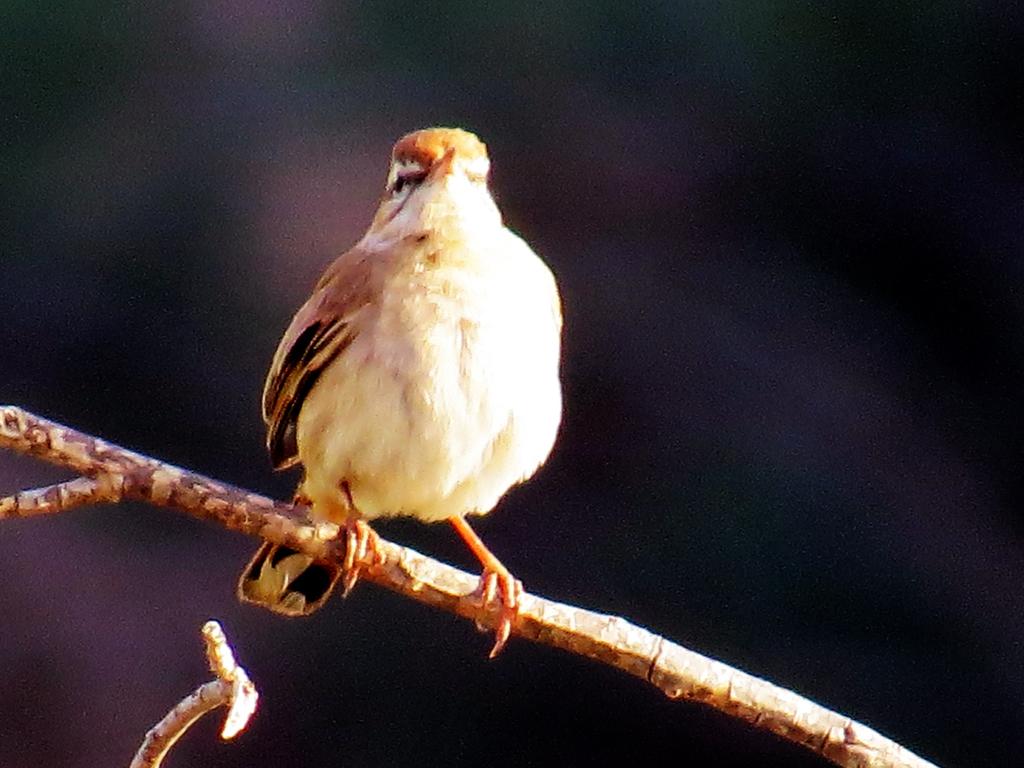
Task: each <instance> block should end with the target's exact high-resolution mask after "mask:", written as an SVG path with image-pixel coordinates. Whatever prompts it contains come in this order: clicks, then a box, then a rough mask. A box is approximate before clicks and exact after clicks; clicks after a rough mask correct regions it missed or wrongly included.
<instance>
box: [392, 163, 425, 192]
mask: <svg viewBox="0 0 1024 768" xmlns="http://www.w3.org/2000/svg"><path fill="white" fill-rule="evenodd" d="M425 178H427V172H426V171H423V170H419V169H416V170H412V169H410V170H404V171H400V172H399V173H398V174H397V175H396V176H395V181H394V183H392V185H391V194H393V195H397V194H399V193H400V192H402V191H403V190H405V189H406V188H407V187H414V186H416V185H417V184H419V183H420V182H421V181H423V180H424V179H425Z"/></svg>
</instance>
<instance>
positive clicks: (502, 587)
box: [479, 568, 523, 659]
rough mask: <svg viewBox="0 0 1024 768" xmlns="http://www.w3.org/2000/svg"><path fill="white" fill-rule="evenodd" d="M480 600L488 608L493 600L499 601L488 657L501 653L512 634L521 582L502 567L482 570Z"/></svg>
mask: <svg viewBox="0 0 1024 768" xmlns="http://www.w3.org/2000/svg"><path fill="white" fill-rule="evenodd" d="M479 591H480V602H481V604H482V605H483V607H484V608H485V609H489V608H490V607H491V606H492V605H494V603H495V602H498V603H499V615H498V622H497V625H496V626H495V628H494V647H493V648H491V652H490V654H489V658H492V659H493V658H494V657H495V656H497V655H498V654H499V653H501V650H502V648H504V647H505V643H506V642H508V638H509V636H510V635H511V634H512V624H513V623H514V622H515V620H516V617H517V616H518V615H519V604H520V602H521V599H522V596H523V582H521V581H519V580H518V579H517V578H515V577H514V576H513V575H512V574H511V573H509V572H508V571H507V570H505V569H504V568H502V569H501V570H500V571H498V570H484V572H483V574H481V576H480V587H479Z"/></svg>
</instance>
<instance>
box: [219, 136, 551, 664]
mask: <svg viewBox="0 0 1024 768" xmlns="http://www.w3.org/2000/svg"><path fill="white" fill-rule="evenodd" d="M490 168H491V163H490V159H489V157H488V153H487V147H486V145H485V144H484V143H483V142H482V141H481V140H480V139H479V138H478V137H477V136H476V135H475V134H473V133H471V132H469V131H466V130H463V129H460V128H427V129H422V130H417V131H413V132H412V133H409V134H407V135H405V136H403V137H402V138H400V139H399V140H398V141H397V142H396V143H395V145H394V147H393V150H392V152H391V162H390V167H389V170H388V176H387V183H386V187H385V191H384V193H383V196H382V197H381V200H380V203H379V207H378V209H377V212H376V214H375V215H374V217H373V220H372V222H371V224H370V226H369V229H368V230H367V231H366V234H365V235H363V237H362V239H361V240H359V242H358V243H356V245H355V246H353V247H352V248H351V249H350V250H348V251H347V252H345V253H344V254H342V255H341V256H340V257H338V258H337V259H336V260H335V261H334V262H333V263H332V264H331V265H330V266H329V267H328V268H327V270H326V271H325V272H324V273H323V275H322V276H321V278H320V279H319V281H318V282H317V284H316V286H315V288H314V289H313V293H312V295H311V296H310V297H309V299H308V300H307V301H306V302H305V304H303V305H302V307H301V308H300V309H299V310H298V311H297V312H296V314H295V316H294V318H293V319H292V321H291V324H290V325H289V326H288V329H287V330H286V331H285V334H284V336H283V337H282V339H281V342H280V344H279V345H278V347H277V351H276V353H275V354H274V357H273V361H272V363H271V366H270V370H269V372H268V374H267V378H266V383H265V386H264V391H263V401H262V406H263V418H264V421H265V423H266V427H267V448H268V450H269V453H270V457H271V461H272V463H273V465H274V467H275V468H276V469H285V468H288V467H293V466H296V465H301V467H302V470H303V477H302V480H301V482H300V483H299V486H298V489H297V490H296V495H295V499H296V501H299V502H302V503H305V504H307V505H308V506H309V510H310V511H309V515H310V518H311V519H312V520H313V521H315V522H318V523H333V524H336V525H337V526H339V530H343V531H344V534H345V536H346V537H347V542H346V543H347V547H346V556H345V559H344V562H343V564H342V566H341V567H340V568H339V567H336V566H334V567H332V566H327V565H324V564H321V563H316V562H314V561H313V560H312V558H310V557H309V556H307V555H303V554H301V553H298V552H295V551H294V550H289V549H287V548H285V547H279V546H277V545H273V544H270V543H264V544H263V546H261V547H260V549H259V551H257V553H256V555H255V556H254V557H253V558H252V559H251V560H250V562H249V565H248V566H247V567H246V569H245V571H244V572H243V574H242V577H241V579H240V582H239V596H240V597H241V598H242V599H243V600H245V601H249V602H256V603H259V604H261V605H263V606H264V607H269V608H270V609H271V610H275V611H277V612H279V613H283V614H285V615H308V614H309V613H312V612H313V611H315V610H317V609H318V608H319V607H320V606H321V605H322V604H323V603H324V601H325V600H326V599H327V597H328V596H329V595H330V594H331V591H332V589H333V587H334V584H335V583H336V582H337V581H338V579H339V578H342V580H343V584H344V591H345V593H346V594H347V593H348V592H349V591H350V590H351V588H352V586H353V585H354V584H355V582H356V581H357V579H358V576H359V571H360V568H361V563H365V562H367V560H369V562H374V561H375V560H374V558H376V557H377V553H376V549H375V547H376V545H377V542H378V541H379V539H378V538H377V535H376V533H375V532H374V531H373V529H372V528H370V526H369V522H371V521H374V520H377V519H380V518H388V517H396V516H409V517H413V518H416V519H418V520H420V521H423V522H427V523H430V522H438V521H448V522H449V523H450V524H451V525H452V526H453V527H454V528H455V530H456V531H457V532H458V534H459V535H460V536H461V537H462V539H463V540H464V541H465V542H466V544H467V545H468V547H469V548H470V550H471V551H472V552H473V554H474V555H475V556H476V557H477V559H478V560H479V561H480V564H481V566H482V571H481V576H480V582H479V587H478V591H479V592H480V594H481V598H482V600H483V602H484V603H485V604H487V605H493V602H494V601H495V600H497V601H498V603H499V606H498V607H499V609H500V610H499V612H498V619H497V628H496V636H495V643H494V647H493V648H492V650H491V656H492V657H493V656H496V655H497V654H498V652H500V651H501V649H502V648H503V647H504V645H505V643H506V641H507V639H508V637H509V635H510V633H511V628H512V623H513V621H514V620H515V618H516V616H517V613H518V608H519V602H520V599H521V596H522V584H521V582H519V581H518V580H517V579H515V577H514V576H513V575H512V574H511V572H510V571H509V570H508V568H506V567H505V566H504V565H503V564H502V562H501V561H500V560H499V559H498V558H497V557H496V556H495V555H494V554H493V553H491V551H490V550H489V549H488V548H487V547H486V546H485V545H484V543H483V541H482V540H481V539H480V537H479V536H478V535H477V534H476V532H475V531H474V530H473V529H472V528H471V527H470V525H469V523H468V522H467V518H468V517H470V516H474V515H483V514H486V513H488V512H490V511H491V510H492V509H493V508H494V507H495V506H496V505H497V504H498V502H499V500H500V499H501V498H502V497H503V496H504V495H505V493H506V492H507V491H508V490H509V489H510V488H512V487H513V486H515V485H517V484H519V483H522V482H524V481H526V480H528V479H529V478H531V477H532V476H533V475H534V474H535V472H536V471H537V470H538V469H539V468H540V466H541V465H542V464H543V463H544V462H545V461H546V460H547V458H548V456H549V454H550V453H551V450H552V448H553V446H554V444H555V439H556V436H557V433H558V429H559V424H560V422H561V416H562V388H561V382H560V375H559V368H560V357H561V333H562V309H561V300H560V297H559V291H558V286H557V283H556V280H555V277H554V275H553V273H552V271H551V269H550V268H549V267H548V266H547V264H546V263H545V262H544V261H543V260H542V259H541V258H540V257H539V256H538V255H537V254H536V253H534V251H533V250H532V249H531V248H530V246H529V245H527V244H526V242H525V241H524V240H523V239H522V238H520V237H519V236H518V235H517V234H515V233H514V232H513V231H512V230H510V229H509V228H508V227H506V226H505V224H504V222H503V219H502V215H501V212H500V210H499V208H498V206H497V204H496V202H495V200H494V197H493V196H492V194H491V191H490V188H489V176H490Z"/></svg>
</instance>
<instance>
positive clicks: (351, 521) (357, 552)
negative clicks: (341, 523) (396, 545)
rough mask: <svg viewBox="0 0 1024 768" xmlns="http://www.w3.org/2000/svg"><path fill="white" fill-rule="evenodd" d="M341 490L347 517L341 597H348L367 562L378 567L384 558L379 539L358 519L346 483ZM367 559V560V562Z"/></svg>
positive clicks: (374, 532) (346, 482) (343, 483)
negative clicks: (346, 504)
mask: <svg viewBox="0 0 1024 768" xmlns="http://www.w3.org/2000/svg"><path fill="white" fill-rule="evenodd" d="M341 490H342V491H343V492H344V493H345V498H346V499H347V500H348V509H349V513H348V517H346V519H345V563H344V571H345V577H344V579H343V580H342V582H341V583H342V587H343V591H342V597H348V593H349V592H351V591H352V588H353V587H354V586H355V585H356V582H357V581H359V574H360V573H361V572H362V569H363V566H364V565H366V564H367V562H369V563H372V564H373V565H379V564H380V563H382V562H383V560H384V557H383V555H381V553H380V548H379V545H380V537H379V536H378V535H377V533H376V531H374V530H373V528H371V527H370V526H369V525H368V524H367V523H366V521H365V520H361V519H360V518H359V517H358V513H357V511H356V505H355V502H354V501H353V500H352V489H351V488H349V485H348V481H347V480H346V481H344V482H342V484H341ZM368 558H369V560H368Z"/></svg>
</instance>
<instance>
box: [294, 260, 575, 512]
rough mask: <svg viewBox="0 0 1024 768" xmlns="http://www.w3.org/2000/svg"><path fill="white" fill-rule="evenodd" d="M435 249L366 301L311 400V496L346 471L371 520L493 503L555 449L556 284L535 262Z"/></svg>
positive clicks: (304, 431)
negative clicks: (541, 275) (551, 288)
mask: <svg viewBox="0 0 1024 768" xmlns="http://www.w3.org/2000/svg"><path fill="white" fill-rule="evenodd" d="M428 246H429V243H428V244H425V249H424V251H423V252H422V253H421V254H420V255H419V258H417V259H415V260H413V261H412V262H411V263H410V264H409V266H408V268H406V269H402V270H396V272H395V274H394V275H393V276H391V278H390V279H389V280H388V281H387V283H386V285H385V286H384V288H383V290H382V292H381V295H380V300H379V301H378V302H376V303H374V304H372V305H371V306H369V307H367V308H366V309H365V310H363V312H362V314H361V316H360V317H359V318H358V319H357V321H356V322H357V324H358V327H357V328H356V329H355V330H356V335H355V338H354V340H353V342H352V344H351V345H350V346H349V347H348V349H346V350H345V352H344V353H343V354H342V355H341V356H339V357H338V358H337V359H336V360H335V361H334V362H332V363H331V364H330V365H329V366H328V367H327V369H326V370H325V371H324V372H323V374H321V379H320V381H319V382H318V383H317V384H316V386H315V387H314V388H313V390H312V391H311V392H310V395H309V396H308V398H307V402H306V403H305V404H304V405H303V408H302V412H301V414H300V420H299V449H300V458H301V459H302V462H303V464H304V465H305V467H306V472H307V480H306V486H305V490H306V491H307V493H310V495H311V497H313V498H314V503H315V501H316V493H317V490H319V491H320V493H321V494H323V495H329V494H331V493H333V488H335V487H336V486H337V485H338V483H339V482H340V481H342V480H344V481H346V482H348V484H349V487H350V489H351V491H352V493H353V497H354V500H355V502H356V506H357V507H358V508H359V511H360V513H361V514H362V515H363V516H365V517H371V518H372V517H377V516H381V515H389V514H411V515H414V516H417V517H421V518H423V519H428V520H429V519H439V518H442V517H447V516H449V515H452V514H465V513H466V512H472V511H481V512H485V511H488V510H489V509H490V508H491V507H493V506H494V504H495V503H497V500H498V499H499V498H500V496H501V495H502V494H503V493H504V492H505V491H506V490H507V489H508V488H509V486H511V485H512V484H514V483H516V482H518V481H520V480H522V479H524V478H525V477H528V476H529V475H530V474H532V473H533V471H534V470H535V469H536V467H537V466H538V465H539V464H540V463H541V462H542V461H543V460H544V458H545V457H546V456H547V453H548V452H549V451H550V448H551V444H552V443H553V441H554V435H555V431H556V430H557V426H558V421H559V418H560V413H561V395H560V389H559V384H558V346H559V329H558V325H557V322H556V319H555V318H553V317H552V316H551V312H550V302H551V296H550V295H549V292H548V289H547V287H546V285H545V283H544V282H543V280H540V279H538V274H537V273H536V271H535V270H534V269H531V267H533V266H534V265H532V264H529V263H528V262H527V263H519V262H517V261H515V260H505V261H502V260H500V259H499V260H493V261H492V262H491V263H486V262H485V263H478V262H474V261H473V260H467V259H466V258H464V257H463V258H461V259H452V258H450V255H449V258H447V259H445V258H441V257H440V256H439V255H438V256H434V257H433V258H432V256H431V251H430V249H429V247H428ZM529 255H530V256H531V257H532V258H533V259H536V257H534V256H533V254H532V253H530V254H529Z"/></svg>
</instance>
